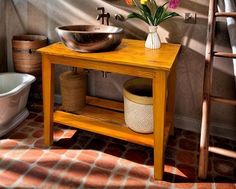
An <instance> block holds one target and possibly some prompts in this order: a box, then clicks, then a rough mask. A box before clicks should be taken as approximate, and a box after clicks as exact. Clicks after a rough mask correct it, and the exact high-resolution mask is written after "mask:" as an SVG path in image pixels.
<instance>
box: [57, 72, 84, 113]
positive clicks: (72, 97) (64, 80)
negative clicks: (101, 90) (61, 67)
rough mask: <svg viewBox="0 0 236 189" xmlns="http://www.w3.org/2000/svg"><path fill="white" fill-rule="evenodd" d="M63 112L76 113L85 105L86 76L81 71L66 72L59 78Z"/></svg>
mask: <svg viewBox="0 0 236 189" xmlns="http://www.w3.org/2000/svg"><path fill="white" fill-rule="evenodd" d="M59 79H60V88H61V96H62V108H63V110H64V111H67V112H73V113H76V112H78V111H80V110H81V109H83V108H84V106H85V105H86V92H87V75H86V72H85V71H83V70H76V69H74V70H73V71H67V72H64V73H62V74H61V75H60V76H59Z"/></svg>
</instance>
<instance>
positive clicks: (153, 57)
mask: <svg viewBox="0 0 236 189" xmlns="http://www.w3.org/2000/svg"><path fill="white" fill-rule="evenodd" d="M180 47H181V45H179V44H170V43H162V45H161V48H160V49H154V50H153V49H147V48H145V41H141V40H133V39H123V40H122V43H121V44H120V46H118V47H117V48H116V49H115V50H113V51H109V52H98V53H80V52H76V51H72V50H70V49H69V48H67V47H66V46H65V45H64V44H63V43H61V42H58V43H54V44H51V45H49V46H47V47H43V48H41V49H39V50H38V52H40V53H42V54H47V55H54V56H62V57H69V58H77V59H81V60H89V61H95V62H105V63H111V64H121V65H128V66H135V67H141V68H142V67H143V68H151V69H155V70H160V69H161V70H170V69H171V67H172V65H173V63H174V61H175V59H176V57H177V55H178V52H179V50H180Z"/></svg>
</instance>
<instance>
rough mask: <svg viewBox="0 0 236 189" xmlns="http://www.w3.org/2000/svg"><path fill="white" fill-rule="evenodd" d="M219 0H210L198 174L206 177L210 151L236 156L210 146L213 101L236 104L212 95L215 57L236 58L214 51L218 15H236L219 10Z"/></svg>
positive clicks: (232, 55) (233, 101)
mask: <svg viewBox="0 0 236 189" xmlns="http://www.w3.org/2000/svg"><path fill="white" fill-rule="evenodd" d="M216 8H217V0H210V4H209V17H208V30H207V43H206V53H205V73H204V85H203V103H202V123H201V138H200V156H199V169H198V176H199V177H200V178H206V176H207V168H208V153H209V152H213V153H218V154H221V155H225V156H228V157H232V158H236V152H234V151H230V150H226V149H223V148H218V147H213V146H209V125H210V107H211V102H217V103H225V104H229V105H235V106H236V100H231V99H226V98H223V97H217V96H213V95H211V88H212V74H213V61H214V57H223V58H232V59H233V58H236V54H233V53H226V52H217V51H214V38H215V25H216V17H234V18H236V12H217V11H216Z"/></svg>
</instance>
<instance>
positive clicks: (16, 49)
mask: <svg viewBox="0 0 236 189" xmlns="http://www.w3.org/2000/svg"><path fill="white" fill-rule="evenodd" d="M47 44H48V39H47V37H45V36H42V35H21V36H14V37H13V38H12V56H13V63H14V67H15V71H17V72H23V73H29V74H33V75H36V76H37V75H40V74H41V67H42V66H41V64H42V63H41V62H42V58H41V54H39V53H38V52H37V51H36V50H37V49H39V48H41V47H44V46H47Z"/></svg>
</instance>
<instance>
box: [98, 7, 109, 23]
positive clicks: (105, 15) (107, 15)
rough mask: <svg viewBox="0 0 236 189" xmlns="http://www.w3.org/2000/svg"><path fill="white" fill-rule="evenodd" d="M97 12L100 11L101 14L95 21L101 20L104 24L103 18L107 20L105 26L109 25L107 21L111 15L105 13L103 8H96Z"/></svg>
mask: <svg viewBox="0 0 236 189" xmlns="http://www.w3.org/2000/svg"><path fill="white" fill-rule="evenodd" d="M97 10H101V11H102V13H101V14H99V15H97V20H100V19H102V24H104V23H105V18H106V19H107V25H109V19H110V17H111V15H110V14H109V13H105V8H104V7H98V8H97Z"/></svg>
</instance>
